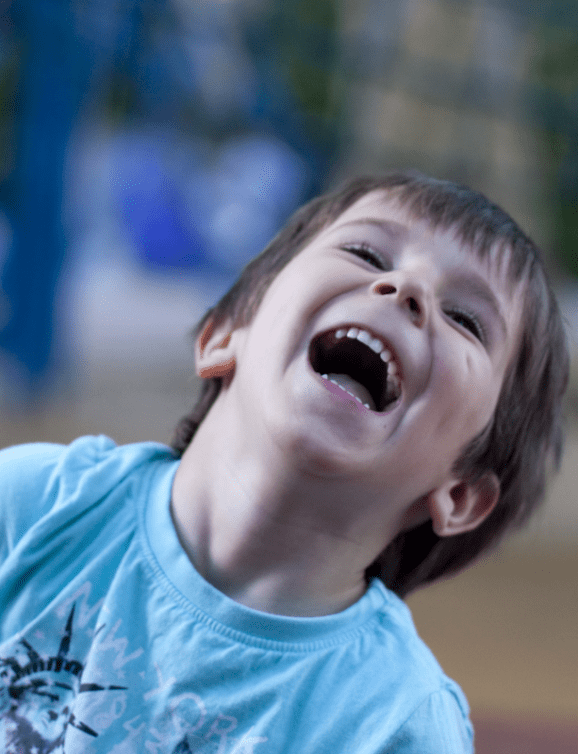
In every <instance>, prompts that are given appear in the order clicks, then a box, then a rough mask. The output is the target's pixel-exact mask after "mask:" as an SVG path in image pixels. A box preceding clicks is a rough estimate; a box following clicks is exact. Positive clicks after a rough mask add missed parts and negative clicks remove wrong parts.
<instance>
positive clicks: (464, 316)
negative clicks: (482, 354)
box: [446, 308, 486, 343]
mask: <svg viewBox="0 0 578 754" xmlns="http://www.w3.org/2000/svg"><path fill="white" fill-rule="evenodd" d="M446 314H447V315H448V317H451V319H453V321H454V322H456V323H457V324H458V325H460V327H464V328H465V329H466V330H469V331H470V332H471V333H472V335H474V336H475V337H476V338H477V339H478V340H479V341H480V342H481V343H485V342H486V333H485V330H484V327H483V325H482V323H481V322H480V320H479V319H478V318H477V317H476V316H475V315H474V314H471V313H470V312H466V311H464V310H463V309H457V308H453V309H447V310H446Z"/></svg>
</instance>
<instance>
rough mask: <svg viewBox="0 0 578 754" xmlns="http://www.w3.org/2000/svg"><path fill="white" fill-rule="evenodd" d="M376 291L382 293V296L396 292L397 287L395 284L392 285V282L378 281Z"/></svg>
mask: <svg viewBox="0 0 578 754" xmlns="http://www.w3.org/2000/svg"><path fill="white" fill-rule="evenodd" d="M375 292H376V293H379V294H381V295H382V296H386V295H388V294H391V293H395V292H396V289H395V286H393V285H390V283H378V284H377V285H376V286H375Z"/></svg>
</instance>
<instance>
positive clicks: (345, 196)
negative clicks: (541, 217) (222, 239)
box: [174, 173, 568, 595]
mask: <svg viewBox="0 0 578 754" xmlns="http://www.w3.org/2000/svg"><path fill="white" fill-rule="evenodd" d="M374 192H378V194H382V195H383V196H384V199H386V200H387V201H389V202H392V203H395V206H396V207H397V208H399V210H400V211H402V212H403V213H404V215H405V216H406V217H407V218H409V220H410V221H415V222H416V223H421V224H422V225H423V224H424V223H425V224H427V226H429V227H430V228H431V229H432V231H433V230H437V231H440V232H443V231H448V232H450V233H451V235H452V237H454V238H455V239H456V241H457V243H458V244H459V245H460V247H461V248H463V249H464V250H466V252H467V253H471V254H473V255H475V256H476V258H477V259H478V260H481V261H483V262H485V263H487V266H488V269H490V267H491V268H492V269H493V270H494V271H495V270H499V271H500V275H501V276H502V277H503V278H505V280H504V283H505V285H507V287H508V289H509V290H510V291H512V292H516V295H518V296H519V297H520V299H521V300H519V301H514V300H513V301H512V307H513V308H515V309H516V310H517V312H518V316H517V317H516V320H517V321H518V320H519V322H520V326H519V327H518V328H517V329H518V333H517V338H516V348H515V349H513V350H514V351H515V353H514V355H513V357H511V358H508V364H507V365H506V366H505V368H504V370H503V372H502V373H501V374H503V375H504V377H503V380H501V378H500V380H501V385H497V386H496V391H497V392H496V396H498V397H497V402H496V408H495V411H494V412H493V416H491V418H490V419H489V421H488V422H487V423H486V424H485V426H484V427H483V428H481V431H477V432H476V435H475V437H471V438H470V437H468V443H466V447H464V448H460V451H461V452H460V453H459V458H457V461H456V462H455V464H454V470H455V472H456V474H459V475H460V477H462V478H464V479H468V480H469V481H471V482H472V483H475V482H476V480H479V479H482V478H483V477H484V476H485V475H487V474H489V473H490V474H492V475H493V476H494V477H495V478H496V479H497V480H498V482H499V487H500V498H499V502H498V504H497V505H496V506H495V508H494V509H493V511H492V512H491V513H490V515H489V516H488V517H487V518H486V519H485V520H484V521H483V523H481V524H480V525H479V526H478V528H476V529H475V530H473V531H467V532H464V533H462V534H458V535H456V536H453V537H439V536H438V535H436V534H435V532H434V531H433V528H432V523H431V521H426V522H425V523H422V524H420V525H416V526H414V527H413V528H411V529H409V530H407V531H403V532H402V533H400V534H398V536H397V537H396V538H395V539H394V540H393V542H391V543H390V544H389V545H388V547H387V548H386V549H385V551H384V552H383V553H382V555H381V556H380V557H379V558H378V559H377V560H376V561H375V562H374V563H373V564H372V565H371V566H370V567H369V568H368V570H367V576H368V578H369V577H371V576H380V577H381V578H382V579H383V580H384V581H385V583H386V584H387V585H388V586H389V587H390V588H392V589H394V590H395V591H397V592H398V593H399V594H401V595H404V594H406V593H407V592H409V591H410V590H411V589H414V588H415V587H417V586H419V585H420V584H422V583H425V582H427V581H430V580H433V579H435V578H438V577H440V576H442V575H443V574H446V573H451V572H453V571H456V570H458V569H460V568H462V567H463V566H465V565H466V564H467V563H468V562H470V561H471V560H473V559H474V558H475V557H476V556H477V555H478V554H479V553H481V552H482V551H483V550H485V549H487V548H488V547H489V546H490V545H491V544H494V543H495V542H497V541H498V540H499V539H500V538H501V537H502V536H503V535H504V533H505V532H507V531H508V530H511V529H512V528H514V527H517V526H520V525H521V524H522V523H524V521H526V519H527V518H528V516H529V515H530V513H531V512H532V510H533V509H534V508H535V507H536V505H537V504H538V503H539V501H540V500H541V498H542V496H543V492H544V485H545V477H546V473H547V470H548V466H549V462H550V461H552V460H553V461H554V462H557V461H558V459H559V455H560V447H561V431H560V401H561V396H562V394H563V391H564V387H565V383H566V378H567V370H568V357H567V351H566V346H565V336H564V331H563V326H562V323H561V318H560V315H559V312H558V308H557V305H556V302H555V299H554V297H553V295H552V292H551V290H550V287H549V285H548V282H547V280H546V276H545V273H544V269H543V265H542V262H541V260H540V257H539V252H538V250H537V249H536V247H535V246H534V245H533V243H532V242H531V241H530V240H529V239H528V238H527V237H526V236H525V235H524V234H523V232H522V231H521V230H520V229H519V228H518V227H517V225H516V224H515V223H514V222H513V220H511V218H509V217H508V216H507V215H506V214H505V213H504V212H502V210H500V209H499V208H498V207H496V206H495V205H492V204H491V203H490V202H489V201H488V200H487V199H486V198H485V197H483V196H481V195H480V194H477V193H475V192H473V191H471V190H470V189H467V188H464V187H459V186H456V185H454V184H452V183H449V182H445V181H437V180H434V179H430V178H427V177H425V176H422V175H419V174H414V173H395V174H391V175H388V176H385V177H383V178H361V179H357V180H354V181H351V182H349V183H347V184H346V185H345V186H344V187H343V188H342V189H341V190H339V191H336V192H334V193H332V194H328V195H326V196H323V197H320V198H318V199H315V200H313V201H312V202H310V203H309V204H308V205H306V206H305V207H303V208H302V209H301V210H299V211H298V212H297V213H296V215H295V216H294V217H293V218H292V219H291V220H290V222H289V223H288V225H287V226H286V227H285V229H284V230H282V231H281V233H280V234H279V235H278V236H277V237H276V238H275V239H274V240H273V242H272V243H271V244H270V245H269V247H268V248H267V249H266V250H265V251H264V252H263V253H262V254H261V255H260V256H259V257H257V258H256V259H255V260H253V261H252V262H251V263H250V264H249V265H248V266H247V267H246V268H245V270H244V271H243V273H242V274H241V276H240V278H239V280H238V281H237V283H236V284H235V285H234V286H233V287H232V288H231V290H230V291H229V292H228V293H227V294H226V295H225V296H224V297H223V298H222V299H221V301H220V302H219V303H218V304H217V305H216V306H215V307H214V308H213V309H212V310H210V311H209V312H208V313H207V315H206V316H205V318H204V319H203V320H202V322H201V323H200V324H199V328H198V331H199V332H200V331H201V330H202V329H203V328H204V326H205V325H206V324H207V322H209V321H210V322H211V323H213V325H214V326H219V325H221V324H222V323H224V322H228V323H229V324H230V326H231V328H232V329H235V328H238V327H243V326H246V325H248V324H249V323H250V322H251V321H252V320H253V317H254V315H255V313H256V312H257V310H258V307H259V304H260V303H261V301H262V299H263V297H264V295H265V293H266V291H267V290H268V288H269V286H270V284H271V282H272V281H273V280H274V279H275V277H276V276H277V275H278V273H279V272H280V271H281V270H282V269H283V268H284V267H285V266H286V265H287V264H288V263H289V262H290V261H291V260H292V259H293V258H294V257H295V256H296V255H297V254H298V253H299V252H300V251H302V250H303V249H304V248H305V247H308V246H309V244H310V243H311V242H312V240H313V239H315V238H316V236H317V235H318V234H319V233H320V232H321V231H324V230H325V229H326V228H328V227H329V226H331V225H332V223H334V222H335V221H336V220H337V219H338V218H339V217H340V216H341V215H342V214H343V213H344V212H345V211H346V210H347V209H348V208H350V207H352V206H353V205H355V204H356V203H357V202H358V201H359V200H360V199H362V198H363V197H365V196H366V195H368V194H370V193H374ZM362 251H363V250H362ZM462 314H463V312H458V313H457V318H458V319H459V320H460V327H461V326H463V325H464V322H463V321H462V319H463V318H462V316H461V315H462ZM451 316H452V317H454V318H455V317H456V312H454V311H453V309H452V312H451ZM465 324H466V326H467V327H468V328H469V329H472V328H473V331H475V328H476V325H475V323H471V322H469V323H468V321H467V319H466V322H465ZM476 337H477V336H476ZM220 388H221V382H220V379H218V378H212V379H209V380H205V381H204V384H203V388H202V392H201V396H200V399H199V401H198V403H197V405H196V407H195V409H194V410H193V412H192V413H191V414H190V415H189V416H187V417H185V418H184V419H183V420H182V421H181V423H180V425H179V427H178V429H177V434H176V437H175V442H174V448H175V450H176V451H177V452H179V453H182V452H183V451H184V449H185V448H186V446H187V445H188V444H189V442H190V440H191V439H192V437H193V435H194V432H195V431H196V428H197V427H198V425H199V424H200V422H201V421H202V419H203V418H204V416H205V415H206V413H207V411H208V410H209V408H210V407H211V405H212V404H213V402H214V400H215V399H216V397H217V395H218V394H219V391H220ZM390 388H391V390H392V391H393V393H395V384H394V381H393V384H392V385H391V386H390ZM379 408H381V407H379ZM435 452H436V449H435V448H432V453H435Z"/></svg>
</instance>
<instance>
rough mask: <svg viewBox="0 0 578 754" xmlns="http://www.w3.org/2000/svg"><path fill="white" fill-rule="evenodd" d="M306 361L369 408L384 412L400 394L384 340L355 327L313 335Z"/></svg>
mask: <svg viewBox="0 0 578 754" xmlns="http://www.w3.org/2000/svg"><path fill="white" fill-rule="evenodd" d="M309 361H310V362H311V366H312V367H313V369H314V370H315V371H316V372H317V373H318V374H320V375H321V376H322V377H323V378H324V379H326V380H330V381H331V382H333V383H335V384H336V385H338V386H339V387H340V388H342V389H343V390H345V391H346V392H348V393H349V394H350V395H351V396H352V397H353V398H355V399H356V400H358V401H359V402H360V403H363V405H364V406H365V407H366V408H369V409H370V410H371V411H378V412H382V411H387V409H389V408H390V407H391V406H392V405H393V404H394V403H396V402H397V400H398V399H399V397H400V395H401V381H400V378H399V376H398V367H397V363H396V362H395V360H394V358H393V356H392V353H391V351H390V350H389V348H388V347H387V346H386V344H385V343H383V341H382V340H381V339H380V338H379V337H375V336H374V335H372V334H371V333H369V332H367V330H364V329H362V328H359V327H353V326H352V327H340V328H338V329H335V330H330V331H329V332H325V333H322V334H321V335H317V336H316V337H315V338H314V339H313V340H312V341H311V345H310V346H309Z"/></svg>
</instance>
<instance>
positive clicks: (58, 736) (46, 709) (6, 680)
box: [0, 605, 126, 754]
mask: <svg viewBox="0 0 578 754" xmlns="http://www.w3.org/2000/svg"><path fill="white" fill-rule="evenodd" d="M74 610H75V605H73V606H72V609H71V610H70V613H69V614H68V618H67V620H66V623H65V625H64V627H63V630H62V633H61V635H60V637H56V641H55V651H56V653H55V654H53V655H50V656H47V655H44V654H42V655H41V654H40V652H39V651H38V650H37V649H35V648H34V647H33V646H32V644H31V643H30V642H29V641H27V640H26V639H20V641H19V644H18V646H17V648H16V649H15V650H14V653H13V654H12V656H9V657H0V731H1V730H2V729H3V730H4V741H3V742H0V743H4V747H5V748H4V749H3V751H4V752H6V754H51V753H52V752H54V753H55V754H63V752H64V738H65V735H66V730H67V728H68V727H69V726H72V727H73V728H76V729H77V730H78V731H80V732H81V733H83V734H84V735H85V736H86V738H87V740H94V739H95V738H97V737H98V733H97V732H96V731H95V730H93V729H92V728H91V727H90V726H89V725H87V724H86V723H85V722H83V721H82V720H81V719H78V718H77V717H76V716H75V714H74V712H73V702H74V699H75V698H76V697H78V695H79V694H87V693H90V694H93V693H96V692H100V693H106V692H107V691H113V690H122V689H126V687H125V686H101V685H99V684H95V683H86V682H84V681H83V677H82V676H83V671H84V666H83V664H82V662H80V661H79V660H78V659H75V658H74V656H73V653H72V652H71V644H72V639H73V628H74Z"/></svg>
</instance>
